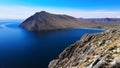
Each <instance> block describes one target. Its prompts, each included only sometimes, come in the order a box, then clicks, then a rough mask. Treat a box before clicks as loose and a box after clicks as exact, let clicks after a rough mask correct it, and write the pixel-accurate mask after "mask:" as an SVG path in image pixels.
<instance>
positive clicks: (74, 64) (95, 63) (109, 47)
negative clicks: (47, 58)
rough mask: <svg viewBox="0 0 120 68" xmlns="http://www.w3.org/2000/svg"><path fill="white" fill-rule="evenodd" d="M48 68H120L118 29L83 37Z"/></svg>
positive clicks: (119, 37) (119, 30) (119, 34)
mask: <svg viewBox="0 0 120 68" xmlns="http://www.w3.org/2000/svg"><path fill="white" fill-rule="evenodd" d="M48 68H120V29H112V30H107V31H105V32H103V33H99V34H86V35H84V36H83V38H81V40H79V41H77V42H76V43H74V44H72V45H70V46H69V47H67V48H66V49H65V50H64V51H63V52H62V53H61V54H60V55H59V56H58V58H56V59H54V60H52V61H51V62H50V64H49V66H48Z"/></svg>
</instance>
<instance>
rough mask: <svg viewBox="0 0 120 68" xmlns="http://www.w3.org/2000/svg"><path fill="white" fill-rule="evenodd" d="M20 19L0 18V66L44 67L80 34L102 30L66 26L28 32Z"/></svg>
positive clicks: (19, 67)
mask: <svg viewBox="0 0 120 68" xmlns="http://www.w3.org/2000/svg"><path fill="white" fill-rule="evenodd" d="M21 22H22V21H7V22H5V21H0V68H47V66H48V63H49V62H50V61H51V60H52V59H54V58H56V57H57V56H58V55H59V54H60V53H61V52H62V51H63V50H64V49H65V48H66V47H67V46H69V45H70V44H73V43H74V42H75V41H77V40H79V39H80V38H81V37H82V35H83V34H86V33H99V32H103V31H104V30H92V29H83V28H81V29H66V30H53V31H41V32H29V31H26V30H24V29H22V28H20V27H19V24H20V23H21Z"/></svg>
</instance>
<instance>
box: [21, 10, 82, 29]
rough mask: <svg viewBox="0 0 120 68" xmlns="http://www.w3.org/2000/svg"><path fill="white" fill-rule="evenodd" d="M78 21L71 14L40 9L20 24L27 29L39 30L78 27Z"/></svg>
mask: <svg viewBox="0 0 120 68" xmlns="http://www.w3.org/2000/svg"><path fill="white" fill-rule="evenodd" d="M79 22H80V21H79V20H78V19H77V18H74V17H72V16H67V15H57V14H51V13H48V12H46V11H41V12H37V13H35V14H34V15H33V16H31V17H29V18H28V19H26V20H25V21H24V22H23V23H22V24H21V25H20V26H21V27H23V28H25V29H27V30H29V31H40V30H54V29H65V28H75V27H80V24H79Z"/></svg>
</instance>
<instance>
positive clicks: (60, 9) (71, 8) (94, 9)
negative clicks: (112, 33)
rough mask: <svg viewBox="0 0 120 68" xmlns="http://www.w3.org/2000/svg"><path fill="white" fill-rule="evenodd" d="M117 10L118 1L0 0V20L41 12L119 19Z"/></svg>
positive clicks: (119, 5)
mask: <svg viewBox="0 0 120 68" xmlns="http://www.w3.org/2000/svg"><path fill="white" fill-rule="evenodd" d="M119 8H120V0H0V9H1V10H2V11H1V13H0V18H27V17H29V16H30V15H32V14H34V13H35V12H39V11H41V10H45V11H49V12H52V13H56V14H59V13H60V14H68V15H71V16H75V17H85V18H87V17H89V18H92V17H93V18H94V17H120V13H119V11H120V9H119ZM9 11H11V12H9ZM7 14H9V15H7ZM101 14H102V15H103V16H100V15H101ZM18 15H19V16H18ZM22 15H23V16H22Z"/></svg>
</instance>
